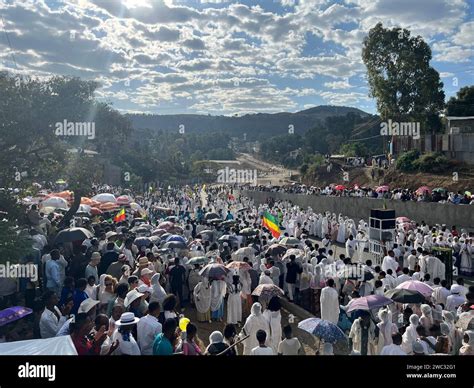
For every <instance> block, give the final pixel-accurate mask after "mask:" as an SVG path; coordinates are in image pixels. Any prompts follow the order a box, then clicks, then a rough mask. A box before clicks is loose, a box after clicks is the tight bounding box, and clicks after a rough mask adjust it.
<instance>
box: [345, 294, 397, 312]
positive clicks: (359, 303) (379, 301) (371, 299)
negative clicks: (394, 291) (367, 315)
mask: <svg viewBox="0 0 474 388" xmlns="http://www.w3.org/2000/svg"><path fill="white" fill-rule="evenodd" d="M391 303H393V300H392V299H390V298H387V297H386V296H383V295H368V296H364V297H361V298H356V299H352V300H351V301H350V302H349V306H348V308H347V310H346V312H348V313H350V312H351V311H355V310H366V311H368V310H372V309H376V308H379V307H383V306H387V305H389V304H391Z"/></svg>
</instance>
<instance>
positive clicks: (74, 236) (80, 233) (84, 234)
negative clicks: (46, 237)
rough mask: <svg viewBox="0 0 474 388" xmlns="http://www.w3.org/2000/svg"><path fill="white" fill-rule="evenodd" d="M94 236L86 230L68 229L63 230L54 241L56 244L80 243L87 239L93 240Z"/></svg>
mask: <svg viewBox="0 0 474 388" xmlns="http://www.w3.org/2000/svg"><path fill="white" fill-rule="evenodd" d="M92 237H93V234H92V232H90V231H89V230H87V229H85V228H68V229H64V230H61V231H60V232H59V233H58V234H57V236H56V239H55V240H54V243H55V244H59V243H65V242H72V241H80V240H85V239H87V238H92Z"/></svg>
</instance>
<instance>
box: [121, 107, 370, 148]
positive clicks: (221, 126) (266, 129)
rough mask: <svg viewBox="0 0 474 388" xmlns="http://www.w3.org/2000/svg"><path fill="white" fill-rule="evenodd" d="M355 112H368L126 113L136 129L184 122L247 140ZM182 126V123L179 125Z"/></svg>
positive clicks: (317, 109)
mask: <svg viewBox="0 0 474 388" xmlns="http://www.w3.org/2000/svg"><path fill="white" fill-rule="evenodd" d="M348 113H355V114H358V115H360V116H361V117H364V118H366V117H367V118H370V117H373V116H371V115H369V114H368V113H366V112H364V111H362V110H360V109H357V108H352V107H347V106H328V105H321V106H316V107H313V108H310V109H306V110H303V111H300V112H296V113H290V112H280V113H273V114H270V113H257V114H246V115H243V116H211V115H197V114H176V115H147V114H127V115H126V116H127V117H128V118H129V119H130V121H131V122H132V126H133V128H135V129H144V128H149V129H156V130H163V131H176V132H178V130H179V128H180V126H181V125H184V130H185V131H186V132H196V131H221V130H222V131H224V132H226V133H228V134H229V135H231V136H238V137H241V136H243V134H244V133H246V134H247V140H249V141H251V140H261V139H263V138H266V137H268V136H275V135H281V134H286V133H288V129H289V128H290V126H291V125H292V126H293V128H294V133H295V134H301V135H303V134H304V133H305V132H306V131H307V130H309V129H311V128H314V127H315V126H318V125H322V124H323V123H324V121H325V120H326V119H327V118H328V117H334V116H345V115H346V114H348ZM181 128H183V127H181Z"/></svg>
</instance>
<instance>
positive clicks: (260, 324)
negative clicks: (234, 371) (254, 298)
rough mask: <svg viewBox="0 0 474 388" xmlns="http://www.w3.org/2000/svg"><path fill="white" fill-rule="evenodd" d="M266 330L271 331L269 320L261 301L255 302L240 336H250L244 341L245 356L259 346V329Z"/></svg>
mask: <svg viewBox="0 0 474 388" xmlns="http://www.w3.org/2000/svg"><path fill="white" fill-rule="evenodd" d="M259 330H264V331H265V332H266V333H267V338H268V334H269V333H270V328H269V325H268V322H267V320H266V319H265V317H264V316H263V314H262V305H261V304H260V303H258V302H257V303H254V304H253V305H252V308H251V313H250V315H249V316H248V317H247V320H246V321H245V324H244V327H243V328H242V332H241V333H240V335H239V337H240V338H241V339H242V338H245V337H246V336H247V335H248V336H249V337H248V338H247V339H246V340H244V341H243V345H244V356H250V355H251V352H252V349H253V348H255V347H257V346H258V345H259V344H258V341H257V331H259Z"/></svg>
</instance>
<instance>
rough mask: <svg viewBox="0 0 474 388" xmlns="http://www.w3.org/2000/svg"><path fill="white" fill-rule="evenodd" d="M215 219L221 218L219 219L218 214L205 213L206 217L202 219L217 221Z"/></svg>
mask: <svg viewBox="0 0 474 388" xmlns="http://www.w3.org/2000/svg"><path fill="white" fill-rule="evenodd" d="M217 218H221V217H220V216H219V214H217V213H213V212H209V213H206V215H205V216H204V219H206V220H208V221H209V220H214V219H217Z"/></svg>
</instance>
